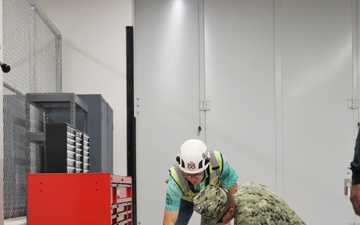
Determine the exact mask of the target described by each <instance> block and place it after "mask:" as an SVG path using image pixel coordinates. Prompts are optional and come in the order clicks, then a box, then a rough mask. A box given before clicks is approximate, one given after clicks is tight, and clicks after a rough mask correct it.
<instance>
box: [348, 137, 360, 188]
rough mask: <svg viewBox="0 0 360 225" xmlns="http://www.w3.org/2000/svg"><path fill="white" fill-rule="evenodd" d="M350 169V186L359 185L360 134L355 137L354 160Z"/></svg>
mask: <svg viewBox="0 0 360 225" xmlns="http://www.w3.org/2000/svg"><path fill="white" fill-rule="evenodd" d="M350 169H351V171H352V184H360V132H358V134H357V137H356V142H355V152H354V158H353V161H352V162H351V163H350Z"/></svg>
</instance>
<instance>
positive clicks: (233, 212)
mask: <svg viewBox="0 0 360 225" xmlns="http://www.w3.org/2000/svg"><path fill="white" fill-rule="evenodd" d="M229 213H230V215H231V217H234V214H235V209H234V208H233V207H231V208H230V209H229Z"/></svg>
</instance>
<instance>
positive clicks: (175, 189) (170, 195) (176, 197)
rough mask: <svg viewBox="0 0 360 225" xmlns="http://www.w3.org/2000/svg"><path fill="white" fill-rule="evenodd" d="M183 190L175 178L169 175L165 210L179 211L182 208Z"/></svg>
mask: <svg viewBox="0 0 360 225" xmlns="http://www.w3.org/2000/svg"><path fill="white" fill-rule="evenodd" d="M181 197H182V191H181V189H180V187H179V186H178V185H177V184H176V182H175V181H174V179H173V178H172V177H171V176H169V182H168V186H167V190H166V202H165V210H170V211H177V210H179V208H180V200H181Z"/></svg>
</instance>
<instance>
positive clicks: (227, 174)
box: [220, 155, 239, 189]
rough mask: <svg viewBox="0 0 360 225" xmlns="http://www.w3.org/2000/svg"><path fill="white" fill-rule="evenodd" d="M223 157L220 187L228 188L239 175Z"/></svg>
mask: <svg viewBox="0 0 360 225" xmlns="http://www.w3.org/2000/svg"><path fill="white" fill-rule="evenodd" d="M222 157H223V171H222V174H221V175H220V181H221V183H222V187H223V188H225V189H229V188H231V187H232V186H234V184H235V183H236V182H237V180H238V178H239V176H238V174H237V173H236V172H235V170H234V169H233V168H232V167H231V166H230V164H229V161H228V160H227V159H226V158H225V156H224V155H222Z"/></svg>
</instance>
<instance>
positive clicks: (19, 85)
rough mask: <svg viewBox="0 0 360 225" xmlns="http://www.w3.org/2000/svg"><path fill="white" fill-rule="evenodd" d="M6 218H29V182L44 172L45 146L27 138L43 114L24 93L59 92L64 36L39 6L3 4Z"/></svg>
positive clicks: (25, 1) (9, 0)
mask: <svg viewBox="0 0 360 225" xmlns="http://www.w3.org/2000/svg"><path fill="white" fill-rule="evenodd" d="M3 56H4V57H3V58H4V62H6V63H7V64H9V65H10V66H11V71H10V72H9V73H4V74H3V85H4V92H3V101H4V109H3V112H4V118H3V120H4V128H3V129H4V168H3V169H4V218H5V219H8V218H15V217H20V216H26V210H27V198H26V197H27V196H26V194H27V189H26V186H27V184H26V176H27V174H28V173H29V172H43V170H44V168H43V164H44V146H43V145H42V144H41V143H30V142H29V141H28V139H27V134H28V133H29V132H30V131H31V132H41V131H44V121H45V118H44V113H43V112H41V111H39V110H38V109H36V108H35V107H33V106H30V105H28V104H26V98H25V95H26V93H43V92H48V93H49V92H61V34H60V32H59V31H58V30H57V29H56V27H55V26H54V25H53V24H52V23H51V21H50V20H49V19H48V18H47V16H46V15H45V13H44V12H43V11H42V10H41V8H40V7H39V6H38V4H37V3H36V2H35V0H3Z"/></svg>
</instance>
